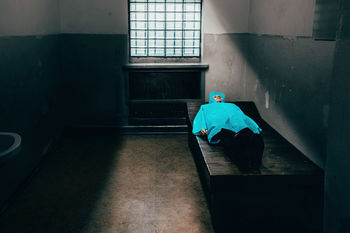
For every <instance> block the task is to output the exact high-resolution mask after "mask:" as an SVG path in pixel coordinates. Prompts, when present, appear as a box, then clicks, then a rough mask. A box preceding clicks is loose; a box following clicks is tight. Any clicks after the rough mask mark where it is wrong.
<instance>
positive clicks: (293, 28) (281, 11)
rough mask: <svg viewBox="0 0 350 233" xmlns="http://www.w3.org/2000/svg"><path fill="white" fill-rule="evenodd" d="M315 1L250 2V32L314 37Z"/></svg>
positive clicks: (266, 0)
mask: <svg viewBox="0 0 350 233" xmlns="http://www.w3.org/2000/svg"><path fill="white" fill-rule="evenodd" d="M314 10H315V0H250V15H249V32H250V33H254V34H272V35H287V36H312V27H313V19H314Z"/></svg>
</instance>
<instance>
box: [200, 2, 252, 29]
mask: <svg viewBox="0 0 350 233" xmlns="http://www.w3.org/2000/svg"><path fill="white" fill-rule="evenodd" d="M202 9H203V32H204V33H208V34H224V33H246V32H248V18H249V0H203V8H202Z"/></svg>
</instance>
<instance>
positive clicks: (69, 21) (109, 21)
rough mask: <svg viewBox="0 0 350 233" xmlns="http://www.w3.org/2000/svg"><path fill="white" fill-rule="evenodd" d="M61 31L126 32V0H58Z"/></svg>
mask: <svg viewBox="0 0 350 233" xmlns="http://www.w3.org/2000/svg"><path fill="white" fill-rule="evenodd" d="M60 7H61V8H60V9H61V33H89V34H128V1H127V0H60Z"/></svg>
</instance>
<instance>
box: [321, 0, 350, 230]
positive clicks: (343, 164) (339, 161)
mask: <svg viewBox="0 0 350 233" xmlns="http://www.w3.org/2000/svg"><path fill="white" fill-rule="evenodd" d="M342 7H343V9H342V10H341V17H342V22H341V31H340V32H339V34H338V38H337V42H336V50H335V61H334V70H333V77H332V83H331V87H332V89H331V101H330V119H329V135H328V150H327V160H326V167H325V172H326V184H325V185H326V193H325V224H324V232H325V233H345V232H350V186H349V182H350V173H349V171H350V157H349V151H350V121H349V119H350V109H349V105H350V80H349V75H350V66H349V61H350V40H349V39H350V33H349V32H350V30H349V29H350V2H349V1H342Z"/></svg>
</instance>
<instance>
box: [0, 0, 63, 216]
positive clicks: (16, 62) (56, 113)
mask: <svg viewBox="0 0 350 233" xmlns="http://www.w3.org/2000/svg"><path fill="white" fill-rule="evenodd" d="M58 10H59V8H58V1H45V0H32V1H22V0H16V1H13V0H9V1H7V0H3V1H0V77H1V78H0V131H10V132H17V133H19V134H20V135H21V136H22V140H23V141H22V150H21V151H20V153H19V154H17V155H16V157H13V158H11V159H10V160H8V161H6V162H4V163H1V164H0V209H1V208H2V207H3V204H4V203H5V201H6V200H8V198H9V197H10V196H11V195H12V194H13V193H14V192H15V190H16V189H17V188H18V186H19V185H20V184H21V183H23V182H24V181H25V180H26V178H27V177H28V175H29V174H30V173H31V172H32V171H33V169H34V168H35V167H36V166H37V165H38V162H39V161H40V160H41V159H42V156H43V155H44V154H45V153H46V152H47V150H48V149H49V148H50V145H52V144H53V142H54V141H55V139H56V138H57V136H58V135H59V134H60V131H61V130H62V122H61V120H60V119H59V118H60V112H61V111H60V109H61V104H60V96H59V92H60V89H59V88H60V74H59V53H58V50H57V48H58V43H59V38H58V35H47V34H56V33H58V32H59V20H58V17H57V16H58V14H59V12H58Z"/></svg>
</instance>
